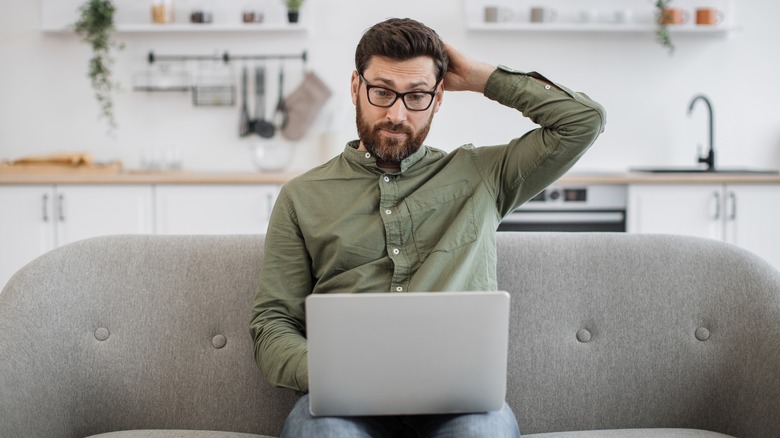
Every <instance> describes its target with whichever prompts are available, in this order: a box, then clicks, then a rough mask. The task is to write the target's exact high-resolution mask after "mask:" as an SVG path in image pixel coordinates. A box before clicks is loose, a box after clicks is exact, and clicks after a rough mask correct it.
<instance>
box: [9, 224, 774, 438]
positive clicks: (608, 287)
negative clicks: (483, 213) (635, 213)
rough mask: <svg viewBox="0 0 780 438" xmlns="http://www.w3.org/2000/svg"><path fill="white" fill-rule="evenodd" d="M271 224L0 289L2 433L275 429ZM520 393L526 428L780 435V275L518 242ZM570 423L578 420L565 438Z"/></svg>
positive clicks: (657, 245)
mask: <svg viewBox="0 0 780 438" xmlns="http://www.w3.org/2000/svg"><path fill="white" fill-rule="evenodd" d="M262 253H263V251H262V237H261V236H111V237H104V238H96V239H90V240H86V241H81V242H77V243H74V244H70V245H68V246H65V247H63V248H60V249H57V250H55V251H52V252H50V253H47V254H45V255H44V256H42V257H40V258H38V259H37V260H35V261H33V262H32V263H30V264H29V265H27V266H26V267H24V268H23V269H21V270H20V271H19V272H18V273H17V274H16V275H15V276H14V277H13V278H11V280H10V281H9V283H8V284H7V285H6V287H5V288H4V290H3V292H2V293H0V437H2V438H37V437H41V438H44V437H45V438H52V437H57V438H68V437H79V438H80V437H86V436H93V435H98V434H99V436H101V437H103V438H108V437H111V438H118V437H133V438H138V437H150V438H151V437H155V438H161V437H165V438H171V437H194V438H207V437H208V438H217V437H219V438H229V437H235V438H237V437H257V436H277V435H278V434H279V431H280V428H281V425H282V423H283V421H284V418H285V416H286V414H287V412H288V411H289V409H290V407H291V406H292V404H293V403H294V401H295V399H296V395H295V394H294V393H292V392H291V391H286V390H280V389H275V388H272V387H270V386H269V385H268V384H267V383H266V382H265V381H264V379H263V378H262V376H261V374H260V372H259V371H258V370H257V368H256V366H255V363H254V360H253V354H252V341H251V339H250V336H249V331H248V325H249V317H250V310H249V307H250V302H251V299H252V296H253V294H254V290H255V285H256V283H257V279H258V270H259V266H260V260H261V258H262ZM498 260H499V263H498V269H499V272H498V274H499V285H500V287H501V288H502V289H506V290H508V291H510V293H511V295H512V315H513V316H512V318H513V319H512V323H511V334H510V360H509V386H508V401H509V403H510V404H511V405H512V407H513V408H514V410H515V412H516V414H517V417H518V419H519V422H520V426H521V430H522V432H523V434H524V435H526V436H527V435H530V436H533V437H535V438H540V437H553V436H555V437H567V438H573V437H637V438H639V437H642V438H646V437H717V436H723V435H721V434H727V435H730V436H737V437H743V438H750V437H780V274H778V272H777V271H776V270H774V269H773V268H771V267H770V266H769V265H768V264H766V263H765V262H763V261H762V260H760V259H758V258H756V257H754V256H753V255H751V254H749V253H747V252H745V251H742V250H740V249H738V248H736V247H733V246H729V245H726V244H722V243H718V242H715V241H710V240H702V239H694V238H684V237H671V236H648V235H627V234H514V233H501V234H499V240H498ZM565 431H572V432H568V433H566V432H565Z"/></svg>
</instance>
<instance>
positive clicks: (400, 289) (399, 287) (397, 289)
mask: <svg viewBox="0 0 780 438" xmlns="http://www.w3.org/2000/svg"><path fill="white" fill-rule="evenodd" d="M395 291H396V292H403V291H404V288H402V287H401V286H398V287H397V288H395Z"/></svg>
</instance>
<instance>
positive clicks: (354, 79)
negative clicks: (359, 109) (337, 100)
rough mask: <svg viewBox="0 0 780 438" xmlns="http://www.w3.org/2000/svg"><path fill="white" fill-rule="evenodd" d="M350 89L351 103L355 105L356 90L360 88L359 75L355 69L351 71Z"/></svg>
mask: <svg viewBox="0 0 780 438" xmlns="http://www.w3.org/2000/svg"><path fill="white" fill-rule="evenodd" d="M350 89H351V91H352V104H353V105H355V106H357V99H358V90H359V89H360V75H358V72H357V70H353V71H352V84H351V87H350Z"/></svg>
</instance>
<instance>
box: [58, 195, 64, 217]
mask: <svg viewBox="0 0 780 438" xmlns="http://www.w3.org/2000/svg"><path fill="white" fill-rule="evenodd" d="M57 216H59V219H60V222H65V196H63V195H62V194H60V195H58V196H57Z"/></svg>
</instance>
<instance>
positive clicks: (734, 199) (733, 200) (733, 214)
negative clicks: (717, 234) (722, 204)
mask: <svg viewBox="0 0 780 438" xmlns="http://www.w3.org/2000/svg"><path fill="white" fill-rule="evenodd" d="M729 203H730V204H731V212H730V213H729V220H731V221H733V220H735V219H736V218H737V195H736V194H735V193H734V192H729Z"/></svg>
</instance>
